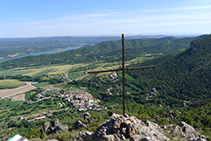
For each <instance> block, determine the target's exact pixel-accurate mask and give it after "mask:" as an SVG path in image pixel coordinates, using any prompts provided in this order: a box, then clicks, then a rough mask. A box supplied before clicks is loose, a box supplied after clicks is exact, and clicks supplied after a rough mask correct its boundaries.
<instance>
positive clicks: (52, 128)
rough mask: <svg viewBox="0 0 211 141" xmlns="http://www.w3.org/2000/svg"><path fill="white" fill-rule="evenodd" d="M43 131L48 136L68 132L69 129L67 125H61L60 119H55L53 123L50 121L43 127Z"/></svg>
mask: <svg viewBox="0 0 211 141" xmlns="http://www.w3.org/2000/svg"><path fill="white" fill-rule="evenodd" d="M43 129H44V132H45V133H46V134H53V133H56V132H57V131H58V130H62V131H63V132H67V131H68V129H69V128H68V126H67V125H62V124H61V123H59V120H58V119H54V120H52V121H51V122H49V121H48V122H46V123H45V124H44V125H43Z"/></svg>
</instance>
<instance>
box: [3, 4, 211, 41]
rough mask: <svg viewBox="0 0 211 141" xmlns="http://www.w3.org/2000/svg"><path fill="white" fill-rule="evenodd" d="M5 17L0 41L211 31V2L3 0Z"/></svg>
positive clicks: (207, 32) (181, 33)
mask: <svg viewBox="0 0 211 141" xmlns="http://www.w3.org/2000/svg"><path fill="white" fill-rule="evenodd" d="M0 13H1V14H0V38H5V37H46V36H109V35H121V34H122V33H124V34H126V35H158V34H159V35H160V34H163V35H187V34H188V35H190V34H210V32H211V18H210V17H211V0H130V1H129V0H0Z"/></svg>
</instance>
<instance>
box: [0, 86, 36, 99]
mask: <svg viewBox="0 0 211 141" xmlns="http://www.w3.org/2000/svg"><path fill="white" fill-rule="evenodd" d="M24 83H25V84H26V85H24V86H21V87H18V88H15V89H4V90H0V97H1V98H4V97H8V96H13V95H16V94H18V93H25V92H28V91H30V90H33V89H35V88H36V87H35V86H32V85H31V82H24ZM17 97H19V98H20V96H17Z"/></svg>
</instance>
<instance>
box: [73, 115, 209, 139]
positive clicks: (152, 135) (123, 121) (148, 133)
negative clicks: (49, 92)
mask: <svg viewBox="0 0 211 141" xmlns="http://www.w3.org/2000/svg"><path fill="white" fill-rule="evenodd" d="M164 134H165V135H167V136H168V137H167V136H165V135H164ZM172 139H179V140H188V141H189V140H191V141H206V139H205V136H203V135H200V134H199V133H198V132H196V130H195V129H194V128H193V127H191V126H190V125H188V124H187V123H185V122H181V124H180V125H169V126H164V127H163V128H161V127H160V126H159V125H158V124H156V123H153V122H150V121H148V120H147V121H146V122H145V123H144V122H142V121H141V120H139V119H137V118H136V117H135V116H130V117H129V116H128V115H127V114H125V115H124V116H123V115H118V114H115V113H113V115H112V116H111V119H110V120H107V121H105V122H104V123H103V124H102V125H101V126H100V127H98V129H97V130H96V131H95V132H94V133H92V132H89V131H84V132H80V133H79V134H78V135H76V136H75V137H74V138H73V139H72V140H77V141H120V140H128V141H129V140H130V141H169V140H172Z"/></svg>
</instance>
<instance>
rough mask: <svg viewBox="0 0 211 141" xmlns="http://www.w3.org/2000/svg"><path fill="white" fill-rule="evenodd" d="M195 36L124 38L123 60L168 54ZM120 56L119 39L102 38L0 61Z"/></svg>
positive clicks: (8, 63) (89, 59) (31, 62)
mask: <svg viewBox="0 0 211 141" xmlns="http://www.w3.org/2000/svg"><path fill="white" fill-rule="evenodd" d="M193 39H195V38H174V37H165V38H154V39H131V40H125V53H126V57H125V59H126V60H130V59H134V58H135V57H137V56H140V55H144V54H159V55H161V54H170V53H175V52H179V51H181V50H183V49H186V48H188V46H189V44H190V42H191V41H192V40H193ZM120 59H121V41H120V40H118V41H106V42H101V43H99V44H96V45H94V46H92V45H91V46H84V47H82V48H80V49H77V50H72V51H65V52H61V53H57V54H50V55H41V56H29V57H25V58H19V59H15V60H10V61H5V62H2V63H0V67H2V68H14V67H18V66H19V67H26V66H27V67H29V66H39V65H48V64H59V63H68V64H75V63H87V62H93V61H96V60H98V61H104V62H107V61H119V60H120Z"/></svg>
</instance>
